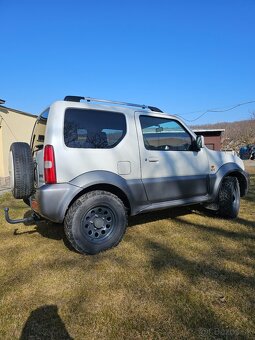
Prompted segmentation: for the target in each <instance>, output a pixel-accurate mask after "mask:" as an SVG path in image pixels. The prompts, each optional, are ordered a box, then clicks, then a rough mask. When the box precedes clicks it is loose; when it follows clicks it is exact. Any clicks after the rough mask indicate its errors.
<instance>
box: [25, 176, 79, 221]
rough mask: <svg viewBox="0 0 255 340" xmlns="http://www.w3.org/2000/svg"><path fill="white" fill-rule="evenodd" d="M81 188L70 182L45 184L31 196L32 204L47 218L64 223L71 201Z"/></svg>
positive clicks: (37, 211)
mask: <svg viewBox="0 0 255 340" xmlns="http://www.w3.org/2000/svg"><path fill="white" fill-rule="evenodd" d="M80 190H81V188H80V187H77V186H75V185H72V184H70V183H62V184H45V185H43V186H41V187H40V188H38V189H37V190H36V193H35V194H34V195H33V196H31V198H30V206H31V208H32V209H33V210H34V211H35V212H36V213H37V214H39V215H40V216H42V217H44V218H45V219H47V220H50V221H52V222H56V223H62V222H63V220H64V217H65V214H66V211H67V209H68V207H69V205H70V202H71V201H72V199H73V198H74V197H75V196H76V195H77V194H78V193H79V191H80Z"/></svg>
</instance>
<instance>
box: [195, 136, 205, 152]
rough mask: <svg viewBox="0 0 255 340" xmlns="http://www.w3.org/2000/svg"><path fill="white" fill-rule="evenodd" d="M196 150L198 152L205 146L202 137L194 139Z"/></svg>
mask: <svg viewBox="0 0 255 340" xmlns="http://www.w3.org/2000/svg"><path fill="white" fill-rule="evenodd" d="M196 145H197V149H198V150H200V149H202V148H203V147H204V146H205V138H204V136H197V138H196Z"/></svg>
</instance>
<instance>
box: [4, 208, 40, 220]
mask: <svg viewBox="0 0 255 340" xmlns="http://www.w3.org/2000/svg"><path fill="white" fill-rule="evenodd" d="M4 216H5V219H6V222H8V223H10V224H17V223H31V222H36V221H40V220H41V218H40V216H38V215H36V214H35V213H33V214H32V216H29V217H26V218H20V219H17V220H13V219H12V218H10V216H9V208H4Z"/></svg>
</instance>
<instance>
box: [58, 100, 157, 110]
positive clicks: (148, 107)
mask: <svg viewBox="0 0 255 340" xmlns="http://www.w3.org/2000/svg"><path fill="white" fill-rule="evenodd" d="M64 100H65V101H71V102H80V101H81V100H86V101H87V102H88V103H89V102H100V103H108V104H117V105H125V106H132V107H140V108H142V109H149V110H151V111H155V112H163V111H161V110H160V109H158V108H157V107H154V106H148V105H141V104H133V103H126V102H118V101H115V100H107V99H98V98H91V97H80V96H66V97H65V98H64Z"/></svg>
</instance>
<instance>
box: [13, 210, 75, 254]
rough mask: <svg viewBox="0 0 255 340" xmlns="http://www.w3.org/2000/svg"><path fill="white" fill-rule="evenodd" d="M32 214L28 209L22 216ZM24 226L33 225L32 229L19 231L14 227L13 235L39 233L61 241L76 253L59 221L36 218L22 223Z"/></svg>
mask: <svg viewBox="0 0 255 340" xmlns="http://www.w3.org/2000/svg"><path fill="white" fill-rule="evenodd" d="M32 214H33V211H32V210H28V211H26V212H25V214H24V218H28V217H31V216H32ZM24 225H25V226H27V227H29V226H31V227H32V226H34V229H32V230H27V231H20V230H19V229H18V228H16V229H14V232H13V235H14V236H20V235H24V234H28V235H30V234H35V233H39V234H40V235H41V236H43V237H45V238H49V239H52V240H56V241H61V240H62V241H63V243H64V245H65V246H66V247H67V248H68V249H69V250H71V251H73V252H75V253H77V251H76V250H75V249H74V248H73V247H72V246H71V244H70V243H69V241H68V240H67V238H66V235H65V232H64V225H63V224H60V223H54V222H51V221H47V220H38V221H34V222H29V223H24Z"/></svg>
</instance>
